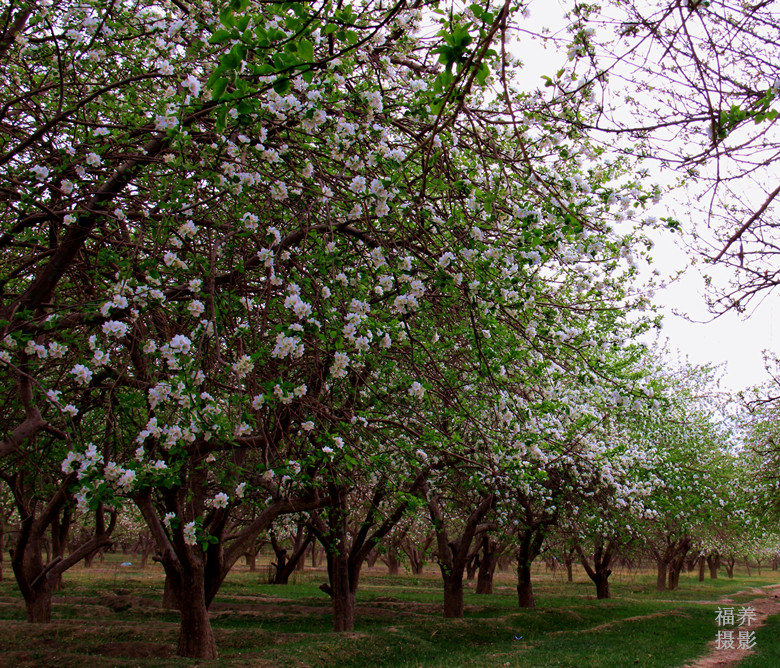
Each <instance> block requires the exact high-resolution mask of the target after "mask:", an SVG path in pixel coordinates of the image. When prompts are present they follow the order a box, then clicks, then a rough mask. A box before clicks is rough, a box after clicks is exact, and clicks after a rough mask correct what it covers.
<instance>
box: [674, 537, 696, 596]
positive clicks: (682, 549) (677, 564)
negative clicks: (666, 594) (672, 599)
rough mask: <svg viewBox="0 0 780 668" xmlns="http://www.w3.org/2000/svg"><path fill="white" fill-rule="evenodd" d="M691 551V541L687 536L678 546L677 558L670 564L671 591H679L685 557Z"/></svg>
mask: <svg viewBox="0 0 780 668" xmlns="http://www.w3.org/2000/svg"><path fill="white" fill-rule="evenodd" d="M690 549H691V539H690V538H688V537H687V536H686V537H685V538H682V539H681V540H680V541H679V542H678V545H677V550H676V556H675V557H674V558H673V559H672V560H671V562H670V564H669V582H668V587H669V591H673V590H675V589H677V587H678V586H679V584H680V573H681V572H682V569H683V566H684V565H685V557H686V555H687V554H688V551H689V550H690Z"/></svg>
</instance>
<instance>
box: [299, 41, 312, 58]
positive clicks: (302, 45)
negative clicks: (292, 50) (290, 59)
mask: <svg viewBox="0 0 780 668" xmlns="http://www.w3.org/2000/svg"><path fill="white" fill-rule="evenodd" d="M298 55H299V56H300V57H301V59H302V60H305V61H306V62H312V61H313V60H314V45H313V44H312V43H311V42H310V41H309V40H308V39H302V40H301V41H300V42H298Z"/></svg>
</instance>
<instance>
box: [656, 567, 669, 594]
mask: <svg viewBox="0 0 780 668" xmlns="http://www.w3.org/2000/svg"><path fill="white" fill-rule="evenodd" d="M655 565H656V578H655V589H656V591H666V574H667V572H668V569H669V564H668V562H666V561H664V560H663V559H656V562H655Z"/></svg>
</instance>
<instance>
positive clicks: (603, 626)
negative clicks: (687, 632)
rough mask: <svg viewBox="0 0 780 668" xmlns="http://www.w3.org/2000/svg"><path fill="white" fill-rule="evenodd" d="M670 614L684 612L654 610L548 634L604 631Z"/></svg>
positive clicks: (678, 615) (674, 614)
mask: <svg viewBox="0 0 780 668" xmlns="http://www.w3.org/2000/svg"><path fill="white" fill-rule="evenodd" d="M669 616H672V617H674V616H677V617H681V616H683V613H681V612H679V611H678V610H668V611H667V610H664V611H663V612H653V613H650V614H649V615H637V616H635V617H624V618H623V619H616V620H615V621H614V622H607V623H606V624H599V625H598V626H589V627H588V628H587V629H579V630H577V631H552V632H551V633H549V634H548V635H551V636H555V635H558V634H560V633H593V632H594V631H603V630H604V629H611V628H613V627H615V626H619V625H620V624H623V623H624V622H638V621H640V620H642V619H651V618H652V617H669Z"/></svg>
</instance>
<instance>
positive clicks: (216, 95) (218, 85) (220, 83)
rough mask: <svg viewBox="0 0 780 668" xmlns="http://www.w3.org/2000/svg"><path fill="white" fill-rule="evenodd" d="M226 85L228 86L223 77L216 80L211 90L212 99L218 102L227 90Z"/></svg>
mask: <svg viewBox="0 0 780 668" xmlns="http://www.w3.org/2000/svg"><path fill="white" fill-rule="evenodd" d="M227 85H228V80H227V79H225V78H224V77H220V78H219V79H217V80H216V81H215V82H214V85H213V86H212V88H211V97H212V99H213V100H216V101H217V102H218V101H219V100H220V99H221V98H222V96H223V95H224V94H225V89H226V88H227Z"/></svg>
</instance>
